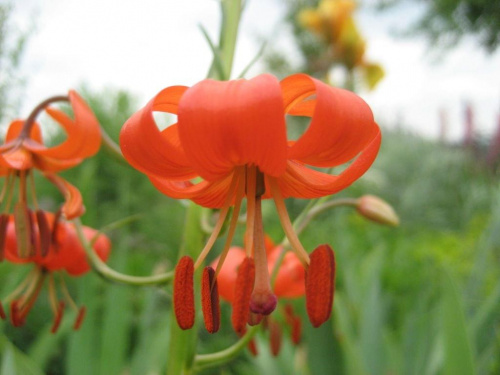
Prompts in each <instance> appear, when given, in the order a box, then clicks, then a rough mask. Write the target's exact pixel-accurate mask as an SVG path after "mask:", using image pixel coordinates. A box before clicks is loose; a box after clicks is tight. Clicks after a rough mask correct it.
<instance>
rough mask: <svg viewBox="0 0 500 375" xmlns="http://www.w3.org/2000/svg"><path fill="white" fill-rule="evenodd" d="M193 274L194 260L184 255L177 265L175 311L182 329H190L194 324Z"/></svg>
mask: <svg viewBox="0 0 500 375" xmlns="http://www.w3.org/2000/svg"><path fill="white" fill-rule="evenodd" d="M193 274H194V264H193V260H192V259H191V258H190V257H188V256H183V257H182V258H181V259H180V260H179V263H178V264H177V267H175V277H174V312H175V318H176V319H177V324H178V325H179V327H180V328H181V329H189V328H191V327H192V326H193V325H194V317H195V311H194V287H193Z"/></svg>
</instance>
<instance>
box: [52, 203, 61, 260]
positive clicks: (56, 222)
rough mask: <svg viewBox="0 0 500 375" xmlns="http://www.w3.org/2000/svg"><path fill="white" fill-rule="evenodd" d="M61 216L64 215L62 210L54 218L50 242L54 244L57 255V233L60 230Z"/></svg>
mask: <svg viewBox="0 0 500 375" xmlns="http://www.w3.org/2000/svg"><path fill="white" fill-rule="evenodd" d="M61 215H62V210H61V209H59V210H57V212H56V215H55V217H54V224H53V225H52V233H51V236H50V242H51V243H52V245H53V246H52V247H53V249H54V251H55V252H56V253H57V250H58V242H57V231H58V229H59V222H60V220H61Z"/></svg>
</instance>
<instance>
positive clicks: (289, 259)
mask: <svg viewBox="0 0 500 375" xmlns="http://www.w3.org/2000/svg"><path fill="white" fill-rule="evenodd" d="M265 243H266V251H267V260H268V268H269V272H272V270H273V268H274V266H275V264H276V261H277V260H278V258H279V257H280V254H281V252H282V250H283V247H282V246H276V245H275V244H274V243H273V242H272V240H271V239H270V238H269V237H267V236H266V242H265ZM245 257H246V253H245V249H243V248H241V247H236V246H234V247H231V248H230V249H229V252H228V254H227V257H226V259H225V261H224V264H223V266H222V268H221V269H220V272H219V275H218V279H217V282H218V291H219V294H220V296H221V297H222V298H223V299H224V300H226V301H227V302H229V303H230V304H231V305H232V304H233V303H234V302H235V300H236V299H235V294H237V293H239V290H237V288H235V286H236V285H237V284H236V278H237V275H238V267H239V266H240V265H241V263H242V262H243V260H244V259H245ZM219 261H220V258H217V259H216V260H214V261H213V262H212V264H211V266H212V267H213V268H214V269H215V268H217V265H218V263H219ZM273 291H274V293H275V294H276V296H277V297H278V299H282V298H285V299H287V298H298V297H302V296H304V294H305V270H304V267H303V265H302V263H301V262H300V260H299V259H298V258H297V256H296V255H295V254H293V253H291V252H287V253H286V255H285V256H284V258H283V260H282V262H281V264H280V266H279V270H278V273H277V276H276V280H275V282H274V286H273ZM247 308H249V306H248V307H247ZM280 311H281V313H282V314H281V315H282V316H283V318H282V319H271V317H267V322H266V324H265V326H266V327H268V328H269V337H270V344H271V352H272V354H273V355H277V354H278V353H279V350H280V346H281V333H282V329H281V325H280V323H283V324H285V325H286V326H285V327H284V328H285V329H286V330H288V331H290V333H291V337H292V342H293V343H294V344H297V343H298V342H299V341H300V336H301V329H302V322H301V319H300V317H299V316H298V315H296V314H295V313H294V312H293V308H292V306H291V305H290V304H286V305H284V306H282V309H280ZM253 318H255V320H256V321H255V322H256V323H257V322H260V320H261V319H262V317H256V316H251V318H250V320H252V319H253ZM251 323H252V322H251ZM254 346H255V343H253V344H252V346H250V347H249V349H250V350H251V351H252V353H256V352H255V351H254Z"/></svg>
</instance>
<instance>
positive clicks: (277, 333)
mask: <svg viewBox="0 0 500 375" xmlns="http://www.w3.org/2000/svg"><path fill="white" fill-rule="evenodd" d="M281 336H282V335H281V328H280V326H279V324H278V322H276V321H274V320H271V319H270V320H269V340H270V344H271V354H272V355H273V356H274V357H276V356H278V354H279V353H280V349H281Z"/></svg>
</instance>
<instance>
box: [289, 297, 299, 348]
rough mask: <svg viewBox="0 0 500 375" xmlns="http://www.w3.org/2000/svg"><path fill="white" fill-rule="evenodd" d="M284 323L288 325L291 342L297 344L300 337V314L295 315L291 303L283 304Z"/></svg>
mask: <svg viewBox="0 0 500 375" xmlns="http://www.w3.org/2000/svg"><path fill="white" fill-rule="evenodd" d="M285 319H286V323H287V324H288V325H289V326H290V329H291V333H292V342H293V343H294V344H295V345H297V344H298V343H299V342H300V339H301V337H302V321H301V319H300V316H298V315H295V313H294V312H293V307H292V305H286V306H285Z"/></svg>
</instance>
